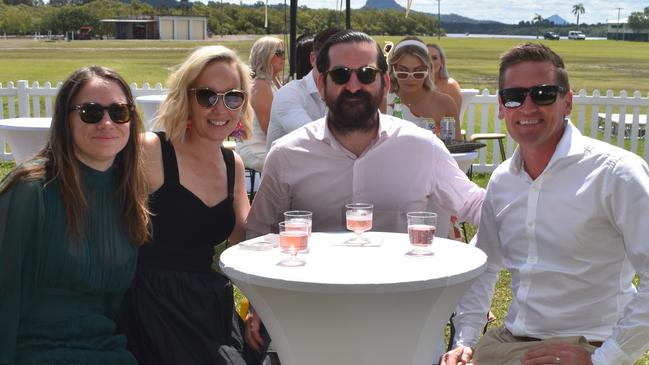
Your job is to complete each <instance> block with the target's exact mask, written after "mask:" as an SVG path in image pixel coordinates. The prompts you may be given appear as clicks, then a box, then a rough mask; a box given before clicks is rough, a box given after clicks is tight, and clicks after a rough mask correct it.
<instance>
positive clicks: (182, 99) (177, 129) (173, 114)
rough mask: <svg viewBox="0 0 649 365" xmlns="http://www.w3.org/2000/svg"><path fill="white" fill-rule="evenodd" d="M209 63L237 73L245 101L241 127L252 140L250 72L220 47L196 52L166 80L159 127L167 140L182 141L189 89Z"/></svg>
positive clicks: (243, 64) (234, 55)
mask: <svg viewBox="0 0 649 365" xmlns="http://www.w3.org/2000/svg"><path fill="white" fill-rule="evenodd" d="M212 62H225V63H227V64H230V65H233V66H234V67H235V68H236V69H237V72H238V73H239V79H240V80H241V90H243V91H244V92H245V93H246V101H245V102H244V104H243V107H241V113H240V115H241V124H243V128H244V135H243V136H242V138H244V139H246V138H248V137H249V136H252V127H251V126H252V116H253V110H252V106H251V105H250V101H249V100H250V88H251V85H252V81H251V78H250V68H249V67H248V66H247V65H246V64H245V63H243V62H242V61H241V59H240V58H239V56H237V54H236V53H235V52H234V51H233V50H231V49H229V48H227V47H223V46H207V47H201V48H198V49H196V50H195V51H194V52H193V53H192V54H191V55H189V57H188V58H187V59H186V60H185V62H183V63H182V64H181V65H180V67H178V69H177V70H176V71H175V72H174V73H172V74H171V76H169V79H168V80H167V87H168V88H169V93H168V94H167V97H166V98H165V100H164V101H163V102H162V104H161V105H160V113H159V115H158V121H157V122H156V123H157V125H158V126H161V127H163V128H164V130H165V131H166V133H167V138H168V139H170V140H171V141H182V139H183V137H184V136H185V129H186V128H187V120H188V119H189V109H190V99H189V92H188V89H189V88H190V87H191V85H192V84H193V83H194V81H195V80H196V78H197V77H198V75H199V74H200V73H201V72H202V71H203V70H204V69H205V67H207V65H209V64H210V63H212Z"/></svg>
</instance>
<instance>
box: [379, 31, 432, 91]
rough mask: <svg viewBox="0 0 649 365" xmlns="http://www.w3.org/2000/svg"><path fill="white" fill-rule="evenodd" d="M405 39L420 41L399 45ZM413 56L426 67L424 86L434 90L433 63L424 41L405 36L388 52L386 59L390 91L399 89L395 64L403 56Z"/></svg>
mask: <svg viewBox="0 0 649 365" xmlns="http://www.w3.org/2000/svg"><path fill="white" fill-rule="evenodd" d="M406 41H418V42H419V43H421V45H419V44H415V42H407V43H405V44H404V45H402V46H399V45H400V44H401V43H403V42H406ZM405 55H410V56H415V57H417V58H419V60H420V61H421V62H422V63H423V64H424V65H425V66H426V68H427V69H428V76H426V78H425V79H424V88H425V89H428V90H435V83H434V81H433V80H434V79H435V70H433V63H432V61H431V60H430V55H429V54H428V49H427V48H426V45H425V44H424V42H422V41H421V40H420V39H419V38H417V37H406V38H404V39H402V40H401V41H400V42H399V43H397V45H396V46H395V47H394V48H393V49H392V52H391V53H390V59H389V61H388V66H389V68H388V74H389V75H390V91H391V92H397V91H399V84H398V80H397V78H396V77H395V76H394V67H395V65H396V64H397V63H398V62H399V61H400V60H401V59H402V58H403V57H404V56H405Z"/></svg>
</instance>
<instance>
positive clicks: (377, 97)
mask: <svg viewBox="0 0 649 365" xmlns="http://www.w3.org/2000/svg"><path fill="white" fill-rule="evenodd" d="M381 90H383V89H382V88H381ZM382 99H383V93H382V92H381V91H379V92H377V93H376V94H374V95H372V94H370V93H369V92H367V91H364V90H359V91H357V92H355V93H352V92H349V91H348V90H343V91H342V92H341V93H340V94H339V95H338V97H337V98H334V97H331V96H329V95H326V96H325V103H326V104H327V107H328V108H329V115H328V116H327V123H328V124H329V127H330V128H331V129H334V130H336V131H337V132H340V133H349V132H357V131H358V132H366V131H371V130H373V129H374V128H375V127H376V125H377V123H378V109H379V105H380V104H381V100H382Z"/></svg>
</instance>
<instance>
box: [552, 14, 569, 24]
mask: <svg viewBox="0 0 649 365" xmlns="http://www.w3.org/2000/svg"><path fill="white" fill-rule="evenodd" d="M547 20H548V21H549V22H550V23H554V24H555V25H566V24H568V21H566V20H565V19H563V18H562V17H560V16H558V15H557V14H555V15H553V16H551V17H549V18H547Z"/></svg>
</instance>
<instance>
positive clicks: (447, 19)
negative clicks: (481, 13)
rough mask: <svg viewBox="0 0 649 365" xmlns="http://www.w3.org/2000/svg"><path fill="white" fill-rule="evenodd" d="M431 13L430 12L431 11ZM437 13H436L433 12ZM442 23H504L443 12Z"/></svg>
mask: <svg viewBox="0 0 649 365" xmlns="http://www.w3.org/2000/svg"><path fill="white" fill-rule="evenodd" d="M429 14H430V13H429ZM431 15H435V14H431ZM442 23H464V24H502V23H500V22H497V21H493V20H476V19H471V18H467V17H465V16H462V15H457V14H453V13H451V14H442Z"/></svg>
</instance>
